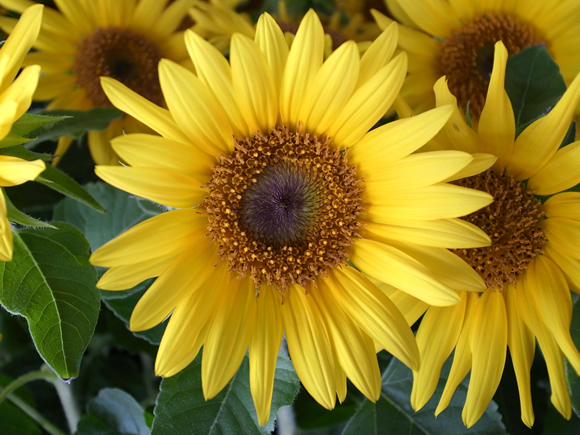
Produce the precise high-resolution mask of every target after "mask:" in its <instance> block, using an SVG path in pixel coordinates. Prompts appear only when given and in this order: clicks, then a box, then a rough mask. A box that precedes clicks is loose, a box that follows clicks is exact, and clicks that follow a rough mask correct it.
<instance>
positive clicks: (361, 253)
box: [351, 239, 460, 306]
mask: <svg viewBox="0 0 580 435" xmlns="http://www.w3.org/2000/svg"><path fill="white" fill-rule="evenodd" d="M351 249H352V250H351V260H352V262H353V263H354V265H355V266H356V267H357V268H359V269H360V270H361V271H362V272H363V273H364V274H366V275H368V276H370V277H372V278H374V279H376V280H378V281H381V282H385V283H387V284H390V285H392V286H393V287H395V288H398V289H400V290H402V291H404V292H407V293H409V294H410V295H411V296H414V297H416V298H417V299H420V300H422V301H424V302H426V303H428V304H430V305H434V306H448V305H454V304H456V303H458V302H459V300H460V298H459V296H458V295H457V293H456V292H454V291H453V290H451V289H450V288H449V287H447V286H446V285H444V284H442V283H440V282H439V281H437V280H436V279H435V278H434V277H433V274H432V272H431V271H429V270H428V269H427V268H426V267H425V266H423V265H422V264H421V263H420V262H418V261H417V260H415V259H414V258H412V257H411V256H410V255H408V254H405V253H404V252H402V251H400V250H398V249H396V248H394V247H392V246H389V245H387V244H384V243H380V242H375V241H373V240H367V239H362V240H358V241H356V242H355V243H354V245H353V247H352V248H351Z"/></svg>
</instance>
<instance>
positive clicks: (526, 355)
mask: <svg viewBox="0 0 580 435" xmlns="http://www.w3.org/2000/svg"><path fill="white" fill-rule="evenodd" d="M515 292H516V289H515V287H514V286H513V285H511V284H509V285H508V286H507V289H506V292H505V301H506V309H507V319H508V346H509V348H510V354H511V357H512V362H513V366H514V371H515V372H516V379H517V382H518V390H519V393H520V407H521V416H522V421H523V422H524V424H525V425H526V426H528V427H529V428H531V427H532V425H533V424H534V409H533V407H532V391H531V384H530V370H531V369H532V363H533V362H534V351H535V349H536V341H535V339H534V335H533V334H532V332H531V331H530V330H529V329H528V327H527V326H526V324H525V323H524V320H523V318H522V315H521V314H520V313H519V309H518V304H517V300H516V293H515Z"/></svg>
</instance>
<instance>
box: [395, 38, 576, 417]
mask: <svg viewBox="0 0 580 435" xmlns="http://www.w3.org/2000/svg"><path fill="white" fill-rule="evenodd" d="M507 58H508V51H507V49H506V48H505V46H504V44H503V43H502V42H498V43H497V44H496V46H495V61H494V65H493V73H492V76H491V79H490V85H489V90H488V92H487V98H486V102H485V105H484V107H483V110H482V113H481V117H480V120H479V128H478V132H477V133H476V132H475V131H474V130H472V129H471V128H470V127H469V126H468V125H467V124H466V123H465V121H464V118H463V116H462V111H461V109H456V110H455V111H454V114H453V115H452V117H451V119H450V121H449V122H448V123H447V125H446V126H445V127H443V129H442V130H441V132H440V133H439V134H438V135H437V136H436V137H435V138H434V139H433V141H431V142H430V143H429V145H428V146H427V147H425V148H424V149H423V150H428V151H430V152H433V151H434V150H462V151H466V152H469V153H473V155H474V157H475V159H476V161H479V165H480V168H481V169H485V168H486V167H490V166H491V165H493V166H492V167H491V169H489V170H487V171H486V172H483V173H481V174H479V175H475V176H473V177H469V178H465V179H464V180H460V181H458V182H457V184H459V185H461V186H464V187H471V188H475V189H479V190H482V191H484V192H487V193H489V194H490V195H492V196H493V197H494V199H495V202H494V203H493V204H492V205H490V206H488V207H487V208H485V209H482V210H480V211H478V212H476V213H473V214H471V215H469V216H467V217H465V218H464V219H465V221H466V222H470V223H473V224H475V225H478V226H479V227H481V228H482V229H483V230H485V231H486V232H487V234H489V236H490V237H491V240H492V245H491V246H490V247H483V248H478V249H462V250H456V251H455V252H456V253H457V254H458V255H459V256H460V257H462V258H463V259H464V260H465V261H467V262H468V263H469V264H470V265H471V266H472V267H473V269H474V270H475V271H477V272H478V273H479V274H480V276H481V277H482V279H483V280H484V281H485V282H486V285H487V289H486V290H485V291H484V292H483V294H481V296H478V295H477V294H476V293H467V292H462V293H461V303H459V304H458V305H455V306H453V307H431V308H428V306H427V305H426V304H425V303H424V302H422V301H418V300H415V301H413V300H412V298H411V297H406V298H405V299H404V303H399V302H398V299H401V296H400V295H398V294H397V293H398V292H391V293H394V296H393V297H392V298H393V300H394V301H395V303H396V304H397V305H398V306H399V308H401V310H402V312H403V313H404V314H406V317H407V320H408V321H409V322H414V321H416V320H417V319H418V318H419V317H420V316H421V315H422V314H423V313H425V311H426V313H425V316H424V318H423V319H422V321H421V325H420V327H419V330H418V333H417V343H418V345H419V349H420V352H421V368H420V369H419V370H418V371H415V372H414V384H413V391H412V395H411V404H412V406H413V408H414V409H415V410H419V409H421V408H422V407H423V406H424V405H425V403H427V401H428V400H429V398H430V397H431V396H432V394H433V392H434V391H435V387H436V386H437V382H438V380H439V375H440V371H441V367H442V365H443V363H444V362H445V360H446V359H447V358H448V357H449V355H450V354H451V352H452V351H453V349H455V354H454V357H453V365H452V367H451V373H450V374H449V378H448V380H447V384H446V386H445V390H444V392H443V395H442V397H441V400H440V402H439V406H438V407H437V410H436V411H435V414H436V415H438V414H439V413H440V412H442V411H443V410H444V409H445V408H446V407H447V406H448V404H449V401H450V399H451V396H452V395H453V393H454V391H455V389H456V388H457V386H458V385H459V383H460V382H461V381H462V380H463V378H464V377H465V376H466V375H467V373H468V372H469V371H470V370H471V377H470V383H469V390H468V393H467V400H466V402H465V406H464V408H463V421H464V423H465V424H466V425H467V426H468V427H471V426H472V425H473V424H475V423H476V422H477V420H478V419H479V418H480V417H481V416H482V414H483V413H484V411H485V409H486V407H487V405H488V404H489V402H490V400H491V399H492V397H493V395H494V394H495V391H496V389H497V387H498V385H499V382H500V379H501V377H502V373H503V369H504V364H505V359H506V348H507V347H509V349H510V354H511V359H512V361H513V365H514V369H515V372H516V377H517V382H518V388H519V393H520V403H521V418H522V421H523V422H524V423H525V424H526V425H527V426H528V427H531V426H532V425H533V423H534V412H533V408H532V398H531V390H530V368H531V366H532V361H533V359H534V349H535V341H536V340H537V342H538V344H539V346H540V348H541V349H542V353H543V355H544V358H545V360H546V364H547V366H548V374H549V376H550V384H551V387H552V397H551V400H552V403H553V404H554V406H555V407H556V409H557V410H558V411H559V412H560V413H561V414H562V415H563V416H564V417H566V418H568V419H569V418H570V416H571V413H572V409H571V406H570V395H569V392H568V388H567V383H566V376H565V366H564V357H566V358H567V359H568V361H570V363H571V365H572V366H573V367H574V369H575V370H576V372H578V373H580V353H579V352H578V350H577V349H576V347H575V346H574V343H573V342H572V339H571V337H570V322H571V319H572V299H571V296H570V291H569V289H571V290H573V291H575V292H577V293H580V248H579V247H580V193H578V192H562V191H565V190H566V189H570V188H571V187H573V186H575V185H577V184H578V183H580V170H579V168H580V141H577V142H574V143H572V144H570V145H568V146H565V147H564V148H561V149H559V146H560V144H561V143H562V141H563V139H564V137H565V136H566V133H567V131H568V127H569V125H570V122H571V121H572V118H573V115H574V110H575V108H576V107H577V106H578V102H579V101H580V75H579V76H577V77H576V78H575V79H574V80H573V81H572V83H571V85H570V87H569V88H568V90H567V91H566V93H565V94H564V95H563V97H562V98H561V99H560V101H559V102H558V103H557V104H556V106H555V107H554V108H553V109H552V110H551V111H550V112H549V113H548V114H547V115H546V116H544V117H542V118H540V119H538V120H537V121H535V122H534V123H533V124H531V125H530V126H529V127H527V128H526V129H525V130H524V131H523V132H522V133H521V134H520V135H519V136H518V137H517V139H516V138H515V132H516V126H515V120H514V113H513V110H512V106H511V103H510V100H509V98H508V95H507V93H506V92H505V90H504V79H505V68H506V62H507ZM435 95H436V100H437V106H444V105H448V104H454V105H456V104H457V100H456V98H455V97H454V96H453V95H452V94H451V92H450V89H449V88H448V86H447V82H446V80H445V78H441V79H440V80H439V81H437V83H436V84H435ZM481 153H491V154H493V155H494V156H497V161H496V162H495V164H494V159H493V158H492V159H490V157H489V155H487V154H481ZM559 192H561V193H559ZM537 195H542V196H544V195H553V196H551V197H550V198H549V199H548V200H547V201H546V202H544V203H542V202H541V201H540V199H539V198H538V196H537Z"/></svg>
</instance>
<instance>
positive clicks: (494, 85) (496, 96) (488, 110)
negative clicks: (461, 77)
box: [477, 41, 516, 170]
mask: <svg viewBox="0 0 580 435" xmlns="http://www.w3.org/2000/svg"><path fill="white" fill-rule="evenodd" d="M507 58H508V52H507V49H506V48H505V46H504V45H503V42H501V41H499V42H497V43H496V44H495V56H494V60H493V71H492V73H491V79H490V81H489V86H488V88H487V97H486V100H485V106H484V107H483V110H482V112H481V116H480V117H479V125H478V130H477V131H478V133H479V137H480V138H481V140H482V141H483V146H484V150H485V152H487V153H490V154H493V155H495V156H497V157H498V159H497V163H496V167H497V168H498V169H499V170H503V169H504V168H505V167H506V166H507V164H508V162H509V161H510V158H511V156H512V153H513V150H514V141H515V138H516V121H515V117H514V111H513V109H512V103H511V101H510V99H509V97H508V94H507V92H506V91H505V69H506V65H507Z"/></svg>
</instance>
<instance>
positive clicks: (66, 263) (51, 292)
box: [0, 222, 100, 379]
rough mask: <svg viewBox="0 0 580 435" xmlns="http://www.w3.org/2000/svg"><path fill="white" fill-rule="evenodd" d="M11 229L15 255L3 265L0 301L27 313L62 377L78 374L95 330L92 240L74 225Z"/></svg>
mask: <svg viewBox="0 0 580 435" xmlns="http://www.w3.org/2000/svg"><path fill="white" fill-rule="evenodd" d="M54 225H55V227H57V229H56V230H52V229H35V230H24V231H15V232H13V236H14V255H13V260H12V261H10V262H6V263H4V262H2V263H0V279H2V286H1V287H0V303H1V304H2V305H3V306H4V307H5V308H6V309H7V310H8V311H9V312H11V313H12V314H19V315H21V316H24V317H26V319H27V320H28V326H29V328H30V334H31V335H32V339H33V340H34V343H35V345H36V348H37V350H38V352H39V354H40V355H41V356H42V358H43V359H44V360H45V361H46V363H47V364H49V365H50V366H51V367H52V369H53V370H54V371H55V372H56V373H57V374H58V375H59V376H60V377H61V378H63V379H71V378H74V377H76V376H78V372H79V365H80V361H81V358H82V356H83V353H84V351H85V349H86V348H87V346H88V344H89V341H90V339H91V337H92V335H93V332H94V330H95V326H96V324H97V318H98V316H99V307H100V295H99V292H98V290H97V289H96V287H95V284H96V280H97V275H96V272H95V269H94V267H93V266H91V265H90V264H89V244H88V243H87V241H86V239H85V238H84V236H83V234H82V233H81V232H80V231H79V230H77V229H76V228H74V227H73V226H72V225H69V224H66V223H62V222H55V223H54Z"/></svg>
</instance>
